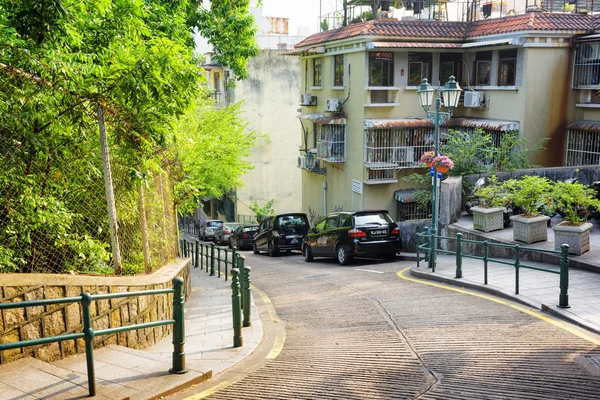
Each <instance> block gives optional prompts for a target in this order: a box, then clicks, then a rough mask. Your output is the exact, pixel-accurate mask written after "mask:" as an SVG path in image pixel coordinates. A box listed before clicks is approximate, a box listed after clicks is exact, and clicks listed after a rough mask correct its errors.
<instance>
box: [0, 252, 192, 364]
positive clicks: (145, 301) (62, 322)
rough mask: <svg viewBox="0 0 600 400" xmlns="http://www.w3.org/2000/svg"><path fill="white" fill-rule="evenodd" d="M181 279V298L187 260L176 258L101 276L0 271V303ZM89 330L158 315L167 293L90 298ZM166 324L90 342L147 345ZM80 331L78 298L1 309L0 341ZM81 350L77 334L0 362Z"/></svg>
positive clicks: (165, 314) (169, 306)
mask: <svg viewBox="0 0 600 400" xmlns="http://www.w3.org/2000/svg"><path fill="white" fill-rule="evenodd" d="M176 276H180V277H182V278H183V279H184V281H185V284H184V293H185V297H186V298H187V295H188V294H189V293H190V261H189V260H188V259H178V260H177V261H176V262H175V263H173V264H169V265H166V266H164V267H163V268H161V269H160V270H158V271H156V272H155V273H153V274H151V275H143V276H125V277H115V276H111V277H107V276H78V275H59V274H0V282H1V283H0V303H6V302H14V301H23V300H41V299H54V298H60V297H73V296H79V295H81V293H83V292H88V293H91V294H105V293H119V292H135V291H140V290H153V289H168V288H172V283H171V281H172V279H173V278H174V277H176ZM90 312H91V316H92V326H93V329H94V330H100V329H107V328H116V327H120V326H125V325H134V324H140V323H146V322H152V321H158V320H164V319H171V318H172V315H173V295H172V294H164V295H154V296H135V297H126V298H120V299H110V300H96V301H92V304H91V306H90ZM172 329H173V327H172V325H166V326H158V327H154V328H147V329H141V330H133V331H128V332H121V333H117V334H112V335H103V336H98V337H95V338H94V347H102V346H105V345H108V344H118V345H121V346H126V347H131V348H134V349H142V348H146V347H148V346H151V345H153V344H155V343H157V342H159V341H160V340H161V339H163V338H164V337H165V336H167V335H169V334H170V333H171V331H172ZM82 330H83V321H82V313H81V305H80V303H70V304H57V305H48V306H39V307H27V308H15V309H10V310H2V312H1V315H0V342H1V343H9V342H15V341H23V340H31V339H38V338H42V337H49V336H58V335H62V334H68V333H77V332H81V331H82ZM83 352H85V343H84V340H83V339H77V340H66V341H63V342H58V343H51V344H47V345H40V346H29V347H25V348H21V349H14V350H6V351H2V352H0V364H4V363H7V362H10V361H14V360H16V359H19V358H22V357H35V358H39V359H40V360H43V361H46V362H51V361H56V360H59V359H61V358H65V357H67V356H71V355H74V354H77V353H83Z"/></svg>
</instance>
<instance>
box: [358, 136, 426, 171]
mask: <svg viewBox="0 0 600 400" xmlns="http://www.w3.org/2000/svg"><path fill="white" fill-rule="evenodd" d="M433 130H434V128H432V127H400V128H375V129H368V130H366V131H365V160H364V162H365V166H366V167H367V168H369V169H400V168H413V167H417V166H419V159H420V158H421V154H422V153H424V152H425V151H429V150H431V149H432V148H433Z"/></svg>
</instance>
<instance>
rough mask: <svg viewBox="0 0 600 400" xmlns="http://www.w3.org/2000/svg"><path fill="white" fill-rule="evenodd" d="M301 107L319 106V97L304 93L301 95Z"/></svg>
mask: <svg viewBox="0 0 600 400" xmlns="http://www.w3.org/2000/svg"><path fill="white" fill-rule="evenodd" d="M300 105H301V106H315V105H317V96H313V95H312V94H310V93H304V94H302V95H300Z"/></svg>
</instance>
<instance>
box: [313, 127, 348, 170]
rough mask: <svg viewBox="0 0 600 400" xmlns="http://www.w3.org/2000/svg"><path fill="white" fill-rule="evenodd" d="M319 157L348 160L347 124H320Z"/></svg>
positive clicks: (327, 159) (336, 160)
mask: <svg viewBox="0 0 600 400" xmlns="http://www.w3.org/2000/svg"><path fill="white" fill-rule="evenodd" d="M318 132H319V133H318V138H317V157H319V158H321V159H322V160H324V161H328V162H344V161H346V125H342V124H331V125H329V124H328V125H319V129H318Z"/></svg>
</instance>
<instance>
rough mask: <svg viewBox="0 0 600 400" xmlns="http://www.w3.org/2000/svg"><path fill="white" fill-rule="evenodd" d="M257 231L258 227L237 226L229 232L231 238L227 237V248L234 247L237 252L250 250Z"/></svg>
mask: <svg viewBox="0 0 600 400" xmlns="http://www.w3.org/2000/svg"><path fill="white" fill-rule="evenodd" d="M257 230H258V225H244V226H238V227H237V228H235V229H234V231H233V232H231V236H229V248H232V247H235V248H236V249H239V250H243V249H251V248H252V245H253V244H254V235H255V234H256V231H257Z"/></svg>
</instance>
